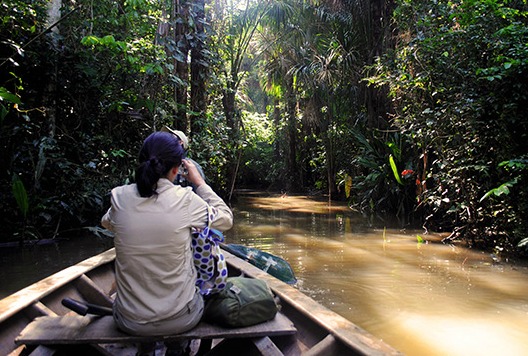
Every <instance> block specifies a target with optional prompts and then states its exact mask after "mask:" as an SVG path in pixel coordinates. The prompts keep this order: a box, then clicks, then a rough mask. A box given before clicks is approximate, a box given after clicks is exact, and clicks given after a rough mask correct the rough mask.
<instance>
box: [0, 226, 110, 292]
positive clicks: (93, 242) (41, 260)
mask: <svg viewBox="0 0 528 356" xmlns="http://www.w3.org/2000/svg"><path fill="white" fill-rule="evenodd" d="M112 244H113V241H112V240H110V239H103V238H98V237H95V236H93V235H88V234H87V235H84V236H76V237H71V238H67V239H66V238H65V239H60V240H56V241H55V242H52V243H49V244H47V245H41V246H32V247H26V248H22V249H20V248H17V247H2V248H0V299H1V298H4V297H6V296H8V295H10V294H11V293H14V292H16V291H18V290H20V289H22V288H25V287H27V286H29V285H30V284H32V283H35V282H37V281H39V280H41V279H43V278H45V277H48V276H50V275H52V274H53V273H55V272H58V271H60V270H62V269H64V268H66V267H69V266H71V265H74V264H76V263H78V262H80V261H82V260H85V259H87V258H89V257H92V256H94V255H96V254H98V253H101V252H103V251H105V250H107V249H109V248H111V247H112Z"/></svg>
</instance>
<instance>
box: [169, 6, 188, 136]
mask: <svg viewBox="0 0 528 356" xmlns="http://www.w3.org/2000/svg"><path fill="white" fill-rule="evenodd" d="M172 11H173V16H172V19H173V21H174V42H175V44H176V47H177V50H178V51H179V52H180V53H181V56H176V57H179V58H180V59H177V58H175V59H174V68H175V69H176V76H177V77H178V78H180V80H181V81H183V82H184V83H188V82H189V65H188V64H187V56H188V53H189V43H188V41H187V38H186V36H185V34H186V32H187V29H188V27H187V20H188V18H189V9H188V5H187V3H186V1H185V0H175V1H174V2H173V7H172ZM174 100H175V102H176V117H175V120H174V121H175V122H174V126H176V128H177V129H178V130H181V131H183V132H187V127H188V118H187V86H186V85H177V84H176V87H175V89H174Z"/></svg>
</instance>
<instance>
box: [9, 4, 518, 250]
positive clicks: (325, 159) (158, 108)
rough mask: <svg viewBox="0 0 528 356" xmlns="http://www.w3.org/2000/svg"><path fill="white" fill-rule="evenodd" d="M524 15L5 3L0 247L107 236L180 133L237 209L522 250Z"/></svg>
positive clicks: (512, 10) (408, 7) (425, 9)
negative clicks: (261, 194)
mask: <svg viewBox="0 0 528 356" xmlns="http://www.w3.org/2000/svg"><path fill="white" fill-rule="evenodd" d="M527 16H528V6H527V1H526V0H451V1H447V0H435V1H423V0H417V1H413V0H393V1H389V0H386V1H383V0H340V1H300V0H251V1H231V0H211V1H205V0H195V1H185V0H184V1H174V0H120V1H109V0H100V1H87V0H76V1H73V0H48V1H44V0H41V1H35V0H34V1H30V0H6V1H3V2H2V4H1V5H0V19H1V22H0V57H1V58H0V135H1V140H0V146H1V154H0V161H1V170H0V181H1V184H0V187H1V188H0V195H1V200H0V214H1V216H2V226H3V227H4V228H3V229H2V236H1V239H2V240H3V241H11V240H18V241H24V240H33V239H41V238H53V237H56V236H58V235H59V234H61V233H64V232H66V231H72V230H77V229H80V228H90V227H94V226H97V224H98V222H99V218H100V216H101V215H102V214H103V213H104V211H105V210H106V208H107V207H108V194H109V191H110V189H111V188H112V187H114V186H116V185H120V184H125V183H127V182H131V181H133V179H134V177H133V171H134V168H135V164H136V154H137V152H138V150H139V147H140V145H141V142H142V140H143V139H144V138H145V137H146V136H147V135H148V134H149V133H151V132H152V131H154V130H159V129H161V128H162V127H163V126H164V125H168V126H170V127H173V128H177V129H179V130H182V131H184V132H186V133H187V134H188V136H189V137H190V139H191V148H190V151H189V156H191V157H192V158H193V159H195V160H196V161H198V162H199V163H200V164H201V165H202V167H203V168H204V171H205V173H206V176H207V178H208V181H209V183H210V184H211V185H212V186H213V187H214V188H215V190H217V191H219V192H221V194H222V195H223V196H224V198H225V199H226V200H231V199H232V198H234V195H233V191H234V190H235V189H237V188H243V187H251V188H258V189H267V190H271V191H281V192H285V193H310V194H328V195H329V196H330V197H331V198H332V199H341V200H346V201H347V202H348V203H349V204H350V206H351V207H352V208H354V209H357V210H359V211H361V212H362V213H364V214H369V215H374V214H377V215H381V216H385V215H389V216H391V215H392V216H397V217H398V218H399V220H400V221H401V225H402V226H407V225H410V224H412V225H414V226H416V225H418V226H423V227H424V228H425V229H427V230H431V231H443V232H446V236H447V235H449V236H447V237H446V238H445V240H444V241H445V242H451V241H454V240H461V241H465V242H467V243H469V244H470V245H472V246H478V247H479V248H485V249H488V250H494V251H495V252H497V253H498V252H502V251H507V252H517V253H526V251H527V246H528V239H527V230H528V224H527V218H526V217H527V216H528V200H527V194H528V188H527V183H528V182H527V176H528V145H527V144H526V142H527V141H528V137H527V135H528V127H527V126H528V26H527V24H528V21H527ZM70 233H71V232H70Z"/></svg>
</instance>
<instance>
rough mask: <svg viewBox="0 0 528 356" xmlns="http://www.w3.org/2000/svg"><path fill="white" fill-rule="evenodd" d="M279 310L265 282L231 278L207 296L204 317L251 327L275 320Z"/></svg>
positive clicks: (223, 323) (223, 322)
mask: <svg viewBox="0 0 528 356" xmlns="http://www.w3.org/2000/svg"><path fill="white" fill-rule="evenodd" d="M278 309H279V308H278V305H277V303H276V302H275V299H274V297H273V294H272V292H271V290H270V288H269V287H268V285H267V284H266V282H264V281H262V280H260V279H255V278H245V277H229V278H228V279H227V286H226V287H225V289H223V290H222V291H221V292H220V293H217V294H214V295H212V296H211V297H210V298H209V299H208V301H207V304H206V307H205V311H204V319H205V320H206V321H208V322H210V323H214V324H219V325H222V326H227V327H242V326H250V325H255V324H258V323H262V322H265V321H268V320H271V319H273V318H274V317H275V314H277V311H278Z"/></svg>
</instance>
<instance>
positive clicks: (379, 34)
mask: <svg viewBox="0 0 528 356" xmlns="http://www.w3.org/2000/svg"><path fill="white" fill-rule="evenodd" d="M394 6H395V5H394V0H371V1H370V19H371V23H370V31H368V32H369V33H366V34H365V35H366V38H367V39H368V55H367V56H368V57H367V58H366V60H367V63H368V64H372V63H374V60H375V58H377V57H381V56H382V55H383V54H384V53H385V52H386V51H387V49H389V48H392V47H393V46H394V39H393V33H392V30H391V26H390V19H391V14H392V11H393V10H394ZM387 98H388V95H387V92H386V89H379V88H376V87H374V86H369V87H367V88H365V104H366V107H367V113H368V122H369V126H370V127H375V128H380V129H383V128H386V127H387V125H388V121H387V114H388V113H389V112H390V111H391V105H390V100H388V99H387Z"/></svg>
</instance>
